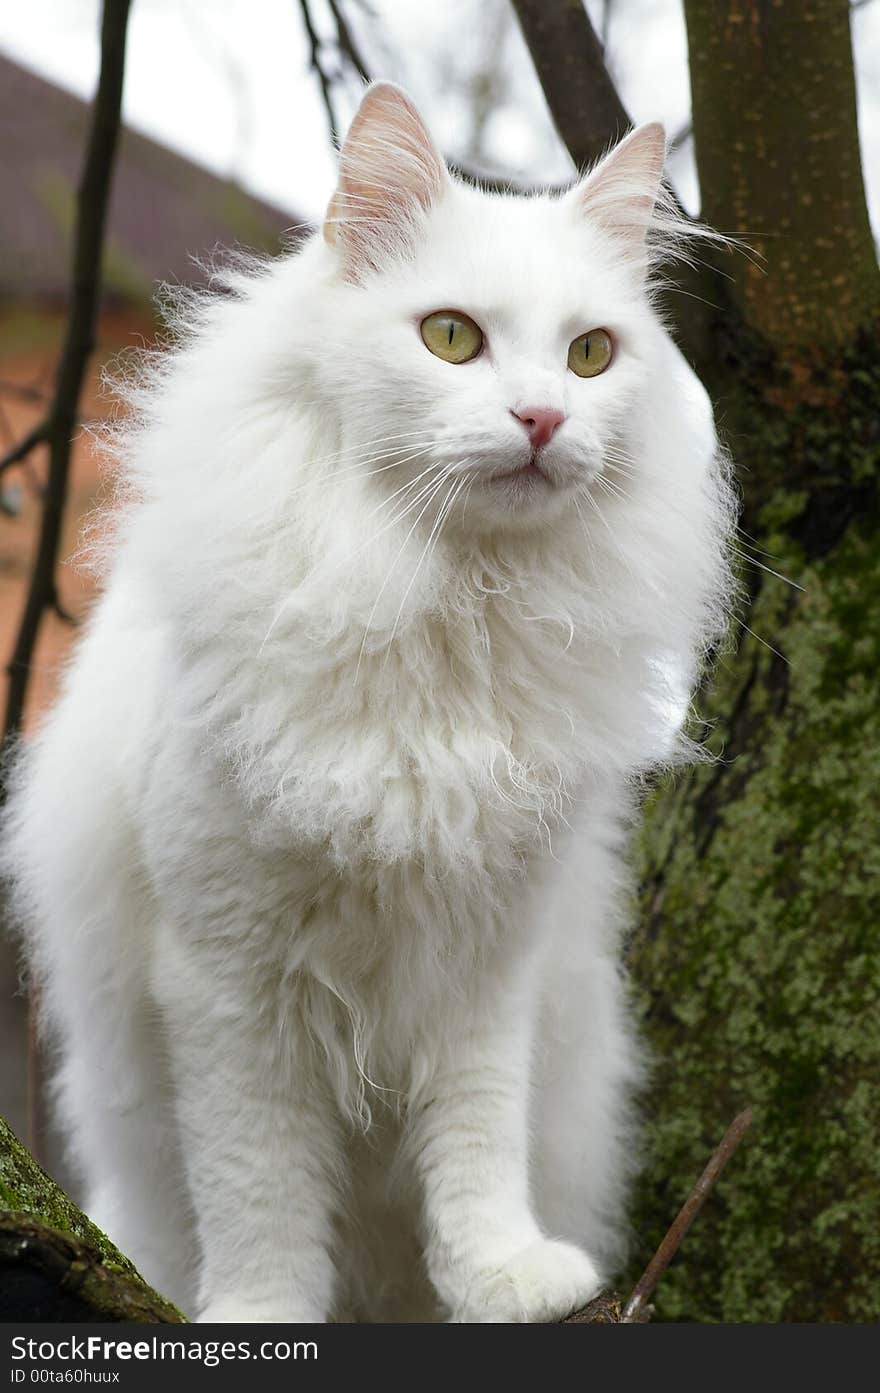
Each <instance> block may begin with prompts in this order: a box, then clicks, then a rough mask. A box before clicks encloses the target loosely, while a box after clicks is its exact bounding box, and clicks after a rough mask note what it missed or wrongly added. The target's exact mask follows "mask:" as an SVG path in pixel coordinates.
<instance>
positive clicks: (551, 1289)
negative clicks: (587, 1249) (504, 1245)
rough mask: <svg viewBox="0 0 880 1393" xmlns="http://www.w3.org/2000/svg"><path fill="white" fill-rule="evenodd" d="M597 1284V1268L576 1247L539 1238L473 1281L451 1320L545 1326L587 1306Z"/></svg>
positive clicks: (598, 1278)
mask: <svg viewBox="0 0 880 1393" xmlns="http://www.w3.org/2000/svg"><path fill="white" fill-rule="evenodd" d="M601 1286H602V1282H601V1279H600V1277H599V1274H598V1272H597V1271H596V1268H595V1267H594V1266H593V1263H592V1262H591V1261H590V1259H589V1258H588V1257H587V1255H586V1253H583V1252H581V1250H580V1248H576V1247H574V1245H573V1244H571V1243H559V1242H556V1241H555V1240H553V1239H549V1238H543V1239H540V1240H539V1241H538V1242H536V1243H530V1244H529V1246H528V1247H527V1248H522V1249H520V1251H519V1252H518V1253H514V1254H513V1256H512V1257H510V1258H508V1260H507V1261H506V1262H505V1263H504V1264H503V1266H501V1267H499V1268H496V1269H495V1270H494V1271H490V1272H486V1273H485V1274H483V1275H482V1276H481V1277H480V1278H479V1280H477V1281H475V1282H474V1283H473V1284H472V1285H471V1287H470V1288H469V1290H468V1292H467V1295H466V1296H465V1298H464V1299H463V1301H462V1302H461V1303H460V1305H458V1306H457V1307H456V1308H455V1309H454V1311H453V1314H452V1319H453V1320H454V1321H466V1322H469V1323H484V1322H491V1321H528V1322H534V1323H539V1324H540V1323H545V1324H546V1323H548V1322H551V1321H558V1320H562V1319H563V1318H564V1317H565V1316H568V1315H571V1313H572V1311H577V1310H580V1308H581V1307H582V1306H586V1304H587V1302H588V1301H591V1300H592V1298H593V1297H594V1296H595V1295H596V1293H597V1292H598V1291H599V1289H600V1288H601Z"/></svg>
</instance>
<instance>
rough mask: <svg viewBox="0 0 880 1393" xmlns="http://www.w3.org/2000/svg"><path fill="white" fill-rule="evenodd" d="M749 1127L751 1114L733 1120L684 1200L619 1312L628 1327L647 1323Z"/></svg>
mask: <svg viewBox="0 0 880 1393" xmlns="http://www.w3.org/2000/svg"><path fill="white" fill-rule="evenodd" d="M751 1125H752V1110H751V1108H746V1109H745V1111H744V1112H741V1113H740V1114H739V1116H738V1117H736V1118H734V1120H733V1122H731V1124H730V1126H729V1127H728V1129H727V1131H726V1132H725V1133H724V1137H723V1139H722V1141H721V1144H720V1145H719V1146H718V1148H717V1150H716V1151H715V1152H714V1153H713V1155H712V1158H711V1160H710V1161H709V1164H708V1165H707V1167H706V1169H705V1170H704V1171H703V1174H702V1175H701V1176H700V1178H699V1180H698V1181H697V1183H696V1185H695V1186H694V1188H693V1190H692V1191H691V1193H690V1195H689V1196H688V1198H687V1200H686V1201H685V1203H684V1204H683V1205H682V1207H681V1209H680V1210H679V1211H678V1214H677V1215H676V1217H675V1219H674V1220H673V1222H672V1224H671V1225H670V1226H669V1229H668V1230H667V1232H666V1235H665V1237H664V1239H663V1242H662V1243H661V1244H660V1247H659V1248H658V1249H657V1251H656V1253H655V1254H654V1256H653V1257H652V1259H651V1261H650V1262H649V1263H648V1266H647V1267H646V1268H645V1270H644V1272H643V1273H642V1275H641V1277H640V1278H639V1280H638V1281H637V1282H636V1284H635V1286H634V1287H633V1290H632V1295H631V1296H630V1298H629V1301H627V1303H626V1305H625V1306H624V1308H623V1315H622V1316H621V1320H622V1321H625V1322H630V1323H633V1324H635V1323H639V1322H642V1321H645V1320H649V1319H650V1310H649V1308H648V1302H649V1301H650V1299H651V1297H652V1295H653V1294H654V1291H655V1289H656V1286H657V1283H658V1282H659V1281H660V1278H661V1277H662V1276H663V1273H664V1272H665V1271H666V1269H667V1267H668V1266H669V1264H670V1262H671V1261H672V1259H673V1258H674V1257H675V1254H676V1253H677V1252H678V1249H679V1247H680V1246H681V1241H682V1239H683V1238H684V1236H685V1234H686V1233H687V1231H688V1229H689V1228H690V1226H691V1224H692V1223H693V1222H694V1219H695V1218H696V1217H697V1215H698V1214H699V1212H700V1210H701V1209H702V1207H703V1205H704V1204H705V1202H706V1200H707V1198H708V1196H709V1193H710V1191H711V1190H712V1187H713V1186H714V1184H715V1182H716V1180H717V1179H718V1177H719V1175H720V1174H721V1172H722V1171H723V1170H724V1167H725V1166H726V1165H727V1162H728V1161H729V1160H730V1158H731V1156H732V1155H733V1153H734V1151H736V1148H737V1147H738V1146H739V1144H740V1142H741V1141H742V1139H743V1137H744V1136H745V1134H746V1132H747V1131H748V1130H749V1128H750V1127H751Z"/></svg>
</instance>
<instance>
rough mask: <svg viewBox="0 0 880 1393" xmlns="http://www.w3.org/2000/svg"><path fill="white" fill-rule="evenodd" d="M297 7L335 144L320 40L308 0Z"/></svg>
mask: <svg viewBox="0 0 880 1393" xmlns="http://www.w3.org/2000/svg"><path fill="white" fill-rule="evenodd" d="M299 8H300V13H301V14H302V19H303V24H304V26H305V31H306V36H307V38H308V41H309V62H310V64H311V67H312V69H313V70H314V72H315V74H316V76H317V79H318V82H319V83H320V86H321V96H322V97H323V99H324V110H325V111H326V113H327V125H328V126H329V128H330V139H331V141H332V142H333V144H334V145H336V144H338V140H339V124H338V122H337V120H336V112H335V110H334V107H333V90H332V85H331V82H330V78H329V76H328V75H327V73H325V71H324V65H323V63H322V62H321V40H320V39H319V37H318V33H317V30H316V29H315V26H314V23H313V22H312V13H311V10H310V9H309V0H299Z"/></svg>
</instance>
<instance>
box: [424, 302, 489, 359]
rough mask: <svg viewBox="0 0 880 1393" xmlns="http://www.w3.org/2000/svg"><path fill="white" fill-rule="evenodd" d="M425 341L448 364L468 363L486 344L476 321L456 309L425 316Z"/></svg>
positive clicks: (426, 345)
mask: <svg viewBox="0 0 880 1393" xmlns="http://www.w3.org/2000/svg"><path fill="white" fill-rule="evenodd" d="M422 340H423V342H424V345H425V347H426V348H430V350H431V352H432V353H436V355H437V357H438V358H443V359H445V361H446V362H447V363H469V362H470V360H471V358H476V356H477V354H478V353H479V351H480V349H481V348H482V347H483V335H482V333H481V331H480V330H479V329H478V328H477V326H476V324H475V323H474V321H473V320H472V319H468V317H467V315H466V314H458V313H457V312H454V311H453V310H437V312H436V314H429V315H428V317H427V319H423V320H422Z"/></svg>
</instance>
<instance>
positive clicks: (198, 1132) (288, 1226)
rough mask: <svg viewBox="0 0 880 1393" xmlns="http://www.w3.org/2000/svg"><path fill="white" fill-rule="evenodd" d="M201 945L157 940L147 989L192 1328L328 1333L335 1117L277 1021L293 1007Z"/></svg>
mask: <svg viewBox="0 0 880 1393" xmlns="http://www.w3.org/2000/svg"><path fill="white" fill-rule="evenodd" d="M242 937H243V938H245V937H246V934H245V933H243V934H242ZM200 946H201V947H202V948H203V951H201V952H200V951H199V950H198V949H197V948H194V947H193V945H192V944H191V943H187V944H185V945H184V944H183V943H182V942H181V939H180V937H178V936H173V935H172V934H170V933H166V935H165V941H164V943H163V947H162V951H161V953H160V955H159V959H158V961H159V963H160V964H161V966H160V970H159V972H158V974H157V983H156V989H157V995H158V998H159V1001H160V1004H161V1007H162V1011H163V1014H164V1017H165V1020H166V1023H167V1030H168V1037H169V1041H170V1042H171V1046H172V1055H173V1060H174V1068H175V1083H176V1093H177V1109H178V1118H179V1125H180V1132H181V1137H182V1141H183V1149H184V1156H185V1164H186V1169H187V1177H188V1181H189V1189H190V1194H191V1199H192V1205H193V1210H194V1213H195V1219H196V1226H197V1230H198V1235H199V1244H200V1251H201V1271H200V1274H199V1281H198V1296H197V1302H196V1313H197V1317H198V1319H199V1320H201V1321H250V1322H257V1321H270V1322H309V1321H326V1320H327V1319H328V1318H329V1316H330V1314H331V1310H332V1307H333V1301H334V1288H335V1264H334V1257H333V1251H332V1250H333V1244H334V1214H335V1211H336V1209H337V1207H338V1193H339V1183H340V1176H341V1173H342V1155H343V1151H342V1142H341V1137H340V1123H339V1117H338V1112H337V1109H336V1107H335V1105H334V1103H333V1100H332V1098H330V1097H329V1096H328V1092H327V1089H326V1086H325V1083H324V1080H323V1078H322V1077H321V1076H320V1074H319V1073H318V1071H317V1070H316V1067H315V1065H314V1062H313V1055H312V1051H311V1047H310V1045H309V1043H308V1042H307V1041H306V1040H305V1038H298V1032H297V1029H296V1026H295V1025H292V1024H291V1023H290V1021H289V1019H287V1020H285V1017H288V1018H289V1016H290V1014H291V1012H290V1006H291V1003H290V1001H287V1002H286V1004H282V1002H281V999H280V997H279V998H277V999H275V1000H273V999H272V997H271V994H270V993H267V994H265V995H263V996H262V997H261V996H260V992H259V986H258V978H259V975H260V974H259V973H258V972H257V970H256V969H253V970H252V971H250V972H247V971H242V970H241V964H240V962H239V961H238V960H236V962H235V963H234V965H230V963H229V962H228V961H227V963H226V966H225V967H224V963H223V958H224V954H223V950H222V948H221V949H220V951H219V952H218V953H216V954H214V953H212V952H211V951H210V949H209V948H208V947H207V946H204V945H200ZM226 956H227V959H228V955H226ZM294 990H295V987H294V986H293V985H292V984H290V983H288V984H287V985H286V987H285V991H287V992H290V993H292V992H293V991H294Z"/></svg>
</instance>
